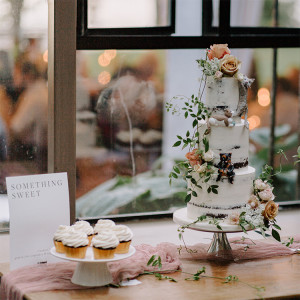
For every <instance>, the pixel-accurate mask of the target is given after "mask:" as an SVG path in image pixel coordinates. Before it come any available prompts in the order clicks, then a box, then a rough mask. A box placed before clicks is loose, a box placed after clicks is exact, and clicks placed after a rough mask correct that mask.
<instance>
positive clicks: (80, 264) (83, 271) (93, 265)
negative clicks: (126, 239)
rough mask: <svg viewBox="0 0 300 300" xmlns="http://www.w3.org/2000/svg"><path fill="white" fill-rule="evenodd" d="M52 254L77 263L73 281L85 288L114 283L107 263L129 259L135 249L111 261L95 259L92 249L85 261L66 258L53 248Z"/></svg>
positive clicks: (87, 252) (117, 255)
mask: <svg viewBox="0 0 300 300" xmlns="http://www.w3.org/2000/svg"><path fill="white" fill-rule="evenodd" d="M50 253H51V254H52V255H54V256H55V257H58V258H61V259H65V260H70V261H74V262H77V266H76V269H75V271H74V274H73V277H72V279H71V281H72V282H73V283H75V284H78V285H83V286H103V285H106V284H109V283H112V281H113V279H112V277H111V274H110V272H109V270H108V267H107V263H108V262H113V261H117V260H121V259H125V258H128V257H130V256H132V255H133V254H134V253H135V248H134V247H133V246H130V248H129V252H128V253H126V254H115V256H114V258H111V259H94V255H93V249H92V247H88V249H87V251H86V256H85V258H83V259H79V258H70V257H66V255H65V254H63V253H58V252H56V251H55V247H53V248H51V250H50Z"/></svg>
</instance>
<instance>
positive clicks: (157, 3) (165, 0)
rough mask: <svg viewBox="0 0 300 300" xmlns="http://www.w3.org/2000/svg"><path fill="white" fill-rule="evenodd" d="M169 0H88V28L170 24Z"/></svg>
mask: <svg viewBox="0 0 300 300" xmlns="http://www.w3.org/2000/svg"><path fill="white" fill-rule="evenodd" d="M170 2H171V1H170V0H88V27H89V28H124V27H155V26H168V25H170V14H171V10H170Z"/></svg>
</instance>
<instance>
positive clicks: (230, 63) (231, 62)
mask: <svg viewBox="0 0 300 300" xmlns="http://www.w3.org/2000/svg"><path fill="white" fill-rule="evenodd" d="M240 67H241V62H240V61H239V60H238V59H237V58H236V57H235V56H233V55H228V54H227V55H225V56H224V57H223V58H222V60H221V72H223V73H224V74H226V75H229V76H233V75H234V74H235V73H236V72H237V71H238V70H239V68H240Z"/></svg>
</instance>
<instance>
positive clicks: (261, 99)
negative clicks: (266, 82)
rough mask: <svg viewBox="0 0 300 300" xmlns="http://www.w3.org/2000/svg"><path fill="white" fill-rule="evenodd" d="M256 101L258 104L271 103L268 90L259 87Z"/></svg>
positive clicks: (266, 104)
mask: <svg viewBox="0 0 300 300" xmlns="http://www.w3.org/2000/svg"><path fill="white" fill-rule="evenodd" d="M257 101H258V104H259V105H260V106H268V105H269V104H270V103H271V99H270V92H269V90H268V89H266V88H260V89H259V90H258V92H257Z"/></svg>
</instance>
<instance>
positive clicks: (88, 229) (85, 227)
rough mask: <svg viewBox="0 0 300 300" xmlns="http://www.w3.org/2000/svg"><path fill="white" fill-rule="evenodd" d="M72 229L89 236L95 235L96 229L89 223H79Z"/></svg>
mask: <svg viewBox="0 0 300 300" xmlns="http://www.w3.org/2000/svg"><path fill="white" fill-rule="evenodd" d="M72 227H73V228H74V229H75V230H78V231H83V232H84V233H86V234H87V235H92V234H94V229H93V227H92V226H91V225H90V223H89V222H87V221H77V222H76V223H75V224H74V225H72Z"/></svg>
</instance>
